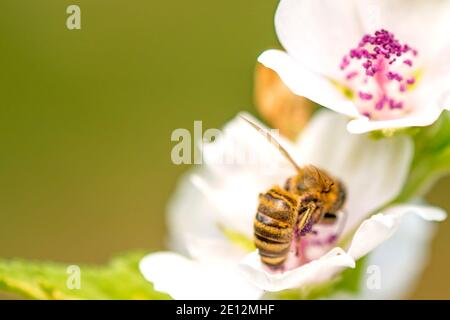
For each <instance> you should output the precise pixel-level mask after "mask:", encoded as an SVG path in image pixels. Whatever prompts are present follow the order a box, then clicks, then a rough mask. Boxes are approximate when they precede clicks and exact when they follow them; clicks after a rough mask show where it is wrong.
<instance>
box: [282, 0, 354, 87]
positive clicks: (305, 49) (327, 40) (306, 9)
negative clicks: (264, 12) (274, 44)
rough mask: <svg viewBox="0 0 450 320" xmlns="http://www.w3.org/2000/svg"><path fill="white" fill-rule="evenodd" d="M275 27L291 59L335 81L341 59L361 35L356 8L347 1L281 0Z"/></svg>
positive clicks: (352, 2)
mask: <svg viewBox="0 0 450 320" xmlns="http://www.w3.org/2000/svg"><path fill="white" fill-rule="evenodd" d="M275 28H276V32H277V35H278V39H279V40H280V42H281V44H282V45H283V47H284V48H285V49H286V50H287V52H288V53H289V54H290V55H291V56H293V57H294V58H295V59H296V60H298V61H300V62H301V63H302V64H304V65H305V66H306V67H308V68H310V69H311V70H314V71H315V72H317V73H320V74H322V75H325V76H328V77H334V78H335V79H337V78H338V77H339V74H340V70H339V63H340V61H341V59H342V57H343V56H344V55H345V54H346V53H347V52H348V51H349V50H350V49H351V48H353V47H354V46H355V45H356V44H357V43H358V41H359V40H360V38H361V36H362V29H361V28H360V24H359V21H358V15H357V10H356V6H355V5H354V1H348V0H282V1H280V4H279V6H278V9H277V12H276V14H275Z"/></svg>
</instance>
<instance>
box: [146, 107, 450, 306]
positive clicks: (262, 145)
mask: <svg viewBox="0 0 450 320" xmlns="http://www.w3.org/2000/svg"><path fill="white" fill-rule="evenodd" d="M247 117H250V116H248V115H247ZM253 121H256V120H253ZM345 125H346V119H345V117H343V116H341V115H338V114H336V113H332V112H321V113H319V114H318V115H316V116H315V117H314V118H313V120H312V121H311V122H310V123H309V125H308V126H307V127H306V129H305V130H304V131H303V133H302V135H301V137H300V140H299V141H298V142H297V143H296V144H295V145H291V144H289V143H288V142H286V141H284V140H283V141H282V144H283V146H284V147H285V148H286V149H288V150H289V151H290V153H291V154H292V156H293V157H294V158H295V159H296V161H297V162H299V163H300V164H306V163H310V164H314V165H316V166H318V167H319V168H322V169H324V170H327V171H328V172H330V173H331V174H333V175H334V176H335V177H337V178H339V179H340V180H341V181H342V182H343V184H344V185H345V187H346V188H347V194H348V198H347V200H346V203H345V206H344V209H343V210H344V211H345V212H346V213H347V221H346V224H345V228H344V232H343V234H342V235H343V236H344V235H345V234H348V232H350V231H352V230H355V229H357V231H356V233H355V234H354V236H353V240H352V241H351V243H350V245H349V246H348V248H340V247H334V245H335V243H326V242H321V241H322V240H323V237H322V235H323V236H326V235H327V232H329V231H330V230H329V229H327V228H326V227H323V228H318V229H317V230H318V234H317V235H314V236H311V237H312V238H311V240H316V242H315V243H314V242H313V241H311V242H310V243H311V245H308V247H307V248H305V251H304V255H305V257H306V258H307V260H308V262H306V263H303V264H302V265H301V266H299V267H298V266H297V267H294V268H292V269H289V270H286V271H284V272H281V273H280V272H278V273H273V272H271V271H268V270H267V268H265V267H264V266H263V265H262V264H261V262H260V259H259V256H258V253H257V251H253V252H251V253H248V251H246V250H245V248H244V246H242V245H240V244H239V242H240V240H242V239H241V238H244V239H252V237H253V218H254V216H255V213H256V208H257V201H258V199H257V195H258V194H259V193H261V192H265V191H266V190H268V189H269V188H270V187H271V186H273V185H274V184H282V183H283V182H284V181H285V180H286V179H287V178H288V177H289V176H292V175H294V174H295V171H294V170H293V169H292V168H291V167H290V164H289V163H288V162H287V160H286V159H284V158H283V157H282V156H281V155H280V154H279V152H278V151H277V149H276V148H274V147H273V146H271V145H270V144H269V143H268V142H267V141H266V140H265V139H264V138H263V137H262V136H261V134H260V133H259V132H257V131H256V130H254V129H253V128H251V127H250V126H249V125H248V124H247V123H246V122H245V121H243V120H242V119H240V118H236V119H235V120H233V121H231V122H230V123H229V124H227V125H226V127H225V129H224V134H223V135H222V136H221V138H219V139H217V140H216V141H215V142H213V143H210V144H207V145H206V146H204V156H205V159H207V160H208V162H207V165H205V166H204V167H202V168H200V169H197V170H195V171H194V172H192V173H189V174H188V175H187V176H186V177H185V178H184V179H183V180H182V182H181V184H180V185H179V188H178V190H177V192H176V194H175V195H174V199H173V201H172V202H171V204H170V207H169V228H170V233H171V240H172V246H173V247H174V248H175V250H176V251H178V253H173V252H160V253H155V254H150V255H148V256H147V257H145V258H144V259H143V260H142V261H141V264H140V268H141V271H142V273H143V275H144V276H145V277H146V279H148V280H149V281H151V282H153V283H154V286H155V289H156V290H159V291H163V292H167V293H169V294H170V295H171V296H172V297H173V298H175V299H257V298H260V297H261V296H262V295H263V294H264V293H265V292H266V291H280V290H284V289H290V288H300V287H303V286H306V285H313V284H317V283H321V282H323V281H326V280H329V279H331V278H332V277H333V276H334V275H336V274H337V273H339V272H340V271H342V270H343V269H345V268H353V267H354V266H355V261H356V260H357V259H359V258H360V257H362V256H364V255H366V254H367V253H368V252H370V251H372V250H374V249H375V248H376V247H377V246H378V245H380V244H381V243H383V242H385V241H386V240H387V239H389V238H390V237H391V236H393V235H394V234H395V233H396V231H397V230H398V229H399V228H400V230H402V229H403V228H402V221H403V220H404V218H405V216H406V215H407V214H409V213H415V214H416V215H417V216H420V217H422V218H424V219H425V220H442V219H444V218H445V213H444V212H442V211H441V210H440V209H436V208H432V207H427V206H418V205H406V204H403V205H395V206H391V207H389V208H387V209H385V210H383V213H378V214H376V215H373V216H372V217H370V218H369V219H367V220H364V219H366V218H367V216H368V215H369V214H371V213H372V212H374V211H375V210H376V209H377V208H381V207H383V206H384V205H386V204H387V203H389V201H391V200H393V199H394V198H395V197H396V196H397V195H398V193H399V192H400V190H401V188H402V186H403V184H404V181H405V179H406V176H407V173H408V170H409V165H410V162H411V158H412V154H413V147H412V143H411V141H410V139H409V138H408V137H406V136H397V137H394V138H391V139H383V140H378V141H375V140H371V139H369V138H368V137H366V136H363V135H351V134H349V133H348V132H347V131H346V129H345ZM230 141H232V143H230ZM231 146H233V147H231ZM236 152H238V153H239V154H246V155H255V154H256V155H257V154H259V155H264V158H260V160H264V162H263V163H256V164H255V163H254V162H253V163H252V164H248V163H246V162H245V161H239V162H236V161H235V162H225V163H220V161H218V160H220V159H222V160H223V159H234V158H233V157H235V156H236V154H235V153H236ZM230 153H232V154H230ZM274 163H275V164H276V165H275V166H274ZM269 165H271V166H269ZM413 216H414V215H413ZM421 220H423V219H421ZM427 223H428V222H423V221H421V222H420V223H418V224H417V226H416V228H415V230H419V231H418V232H420V229H423V228H428V227H429V226H428V225H427ZM230 231H231V233H230ZM328 235H329V233H328ZM395 238H397V240H400V242H401V244H400V245H401V246H402V247H401V248H402V249H404V247H405V246H406V247H407V248H409V247H408V243H405V242H402V239H403V238H404V237H398V236H397V237H394V238H393V239H395ZM421 239H422V240H423V241H421ZM427 241H428V238H427V239H425V238H421V237H416V240H415V241H414V242H411V245H414V251H413V250H407V249H404V250H405V252H409V253H410V254H409V255H405V256H404V257H402V259H403V260H404V261H401V262H402V263H410V264H414V265H415V266H416V265H417V266H421V265H422V263H423V261H422V260H421V259H419V258H423V252H424V251H425V250H426V244H427ZM244 243H245V241H244ZM387 243H389V242H387ZM394 246H395V243H394ZM388 249H389V248H388ZM385 253H386V251H385ZM388 254H389V253H388ZM375 256H376V255H375ZM379 256H382V257H383V252H380V254H379ZM379 256H377V259H375V263H379V264H380V265H381V266H383V263H382V261H381V262H380V261H379V260H380V259H378V257H379ZM388 258H389V259H391V260H392V261H393V262H395V259H396V257H395V256H389V257H388ZM377 261H378V262H377ZM394 269H395V268H394ZM405 269H406V270H401V272H402V273H403V274H404V275H405V277H403V278H405V279H406V280H405V281H404V283H406V284H405V285H404V287H407V285H408V283H409V282H410V281H408V280H409V279H410V278H411V277H412V276H410V277H409V278H408V276H407V275H408V274H411V272H415V273H417V272H418V268H411V269H412V271H410V268H405ZM395 270H396V271H398V269H395ZM390 272H391V270H385V269H383V274H389V273H390Z"/></svg>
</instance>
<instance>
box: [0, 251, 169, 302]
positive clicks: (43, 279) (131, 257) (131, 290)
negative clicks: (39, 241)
mask: <svg viewBox="0 0 450 320" xmlns="http://www.w3.org/2000/svg"><path fill="white" fill-rule="evenodd" d="M143 256H144V254H143V253H140V252H134V253H128V254H125V255H121V256H118V257H116V258H114V259H112V260H111V261H110V262H109V263H108V264H107V265H105V266H89V265H80V266H79V268H80V269H79V270H80V288H79V289H76V288H73V289H70V288H69V287H70V286H68V285H67V283H68V279H69V277H70V276H71V273H68V270H69V269H68V267H69V266H70V264H63V263H53V262H48V263H45V262H33V261H26V260H20V259H15V260H0V291H4V292H7V293H14V294H17V295H19V296H21V297H24V298H30V299H51V300H53V299H170V297H169V296H167V295H165V294H162V293H159V292H156V291H154V290H153V288H152V285H151V283H149V282H147V281H146V280H145V279H144V278H143V277H142V275H141V273H140V272H139V268H138V263H139V261H140V259H141V258H142V257H143Z"/></svg>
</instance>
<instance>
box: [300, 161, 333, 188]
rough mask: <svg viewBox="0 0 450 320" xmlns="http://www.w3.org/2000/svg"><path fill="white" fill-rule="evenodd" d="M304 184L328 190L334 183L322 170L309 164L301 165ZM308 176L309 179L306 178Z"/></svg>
mask: <svg viewBox="0 0 450 320" xmlns="http://www.w3.org/2000/svg"><path fill="white" fill-rule="evenodd" d="M303 171H304V173H305V174H304V177H305V184H306V185H307V186H309V187H319V188H320V189H323V190H325V191H326V190H329V189H330V188H331V186H332V185H333V184H334V181H333V179H332V178H330V176H329V175H328V174H327V173H326V172H325V171H323V170H321V169H319V168H317V167H316V166H313V165H311V164H309V165H307V166H304V167H303ZM306 178H309V179H306Z"/></svg>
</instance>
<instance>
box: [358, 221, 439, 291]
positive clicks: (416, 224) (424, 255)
mask: <svg viewBox="0 0 450 320" xmlns="http://www.w3.org/2000/svg"><path fill="white" fill-rule="evenodd" d="M435 231H436V225H435V224H432V223H429V222H427V221H424V220H423V219H422V218H421V217H419V216H417V215H406V216H405V217H404V218H403V221H402V223H401V224H400V227H399V229H398V230H397V232H396V233H395V234H394V235H393V236H392V238H390V239H389V240H387V241H386V242H384V243H383V244H381V245H380V246H379V247H378V248H376V249H375V250H374V251H373V252H371V254H370V255H369V256H368V260H367V266H377V267H378V268H379V270H380V272H381V283H380V288H379V289H378V290H377V289H373V288H371V287H369V286H367V284H366V282H365V281H363V282H362V283H361V291H360V292H359V293H358V295H357V298H359V299H405V298H408V296H409V294H410V293H411V292H412V290H413V288H414V286H415V284H416V282H417V281H418V280H419V279H420V274H421V273H422V271H423V269H424V268H425V266H426V265H427V262H428V260H429V256H430V253H431V250H430V245H431V241H432V238H433V235H434V233H435Z"/></svg>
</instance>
